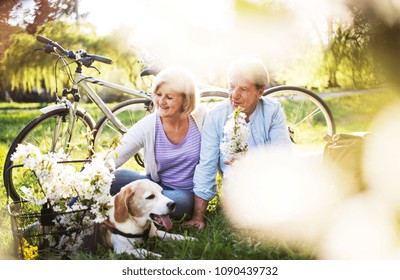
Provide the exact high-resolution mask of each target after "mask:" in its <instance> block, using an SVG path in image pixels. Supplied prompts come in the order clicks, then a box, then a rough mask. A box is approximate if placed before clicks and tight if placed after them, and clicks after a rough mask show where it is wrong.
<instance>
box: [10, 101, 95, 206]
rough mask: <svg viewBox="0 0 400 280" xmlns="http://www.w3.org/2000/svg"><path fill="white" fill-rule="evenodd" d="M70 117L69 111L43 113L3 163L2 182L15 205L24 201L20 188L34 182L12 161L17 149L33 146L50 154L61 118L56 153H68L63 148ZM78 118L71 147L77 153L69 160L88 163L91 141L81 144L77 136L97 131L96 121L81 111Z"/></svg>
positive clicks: (79, 137) (18, 140) (78, 112)
mask: <svg viewBox="0 0 400 280" xmlns="http://www.w3.org/2000/svg"><path fill="white" fill-rule="evenodd" d="M68 117H69V109H66V108H65V109H64V108H62V109H57V110H54V111H50V112H47V113H43V114H41V115H39V116H38V117H36V118H35V119H33V120H32V121H31V122H30V123H29V124H27V125H26V126H25V127H24V128H23V129H22V130H21V132H20V133H19V134H18V135H17V137H16V138H15V140H14V141H13V143H12V144H11V147H10V149H9V150H8V153H7V156H6V160H5V163H4V169H3V170H4V173H3V179H4V186H5V188H6V191H7V196H8V197H10V198H11V199H12V200H13V201H22V200H23V199H22V196H21V195H20V194H21V191H20V187H21V186H22V185H23V184H25V185H26V184H27V182H31V181H29V180H32V178H28V176H29V175H27V174H25V173H27V169H25V168H23V167H22V166H18V165H19V163H18V162H13V161H12V160H11V156H12V154H13V153H14V152H15V151H16V148H17V146H18V145H19V144H21V143H24V144H27V143H31V144H34V145H35V146H37V147H39V148H40V150H41V152H42V153H47V152H49V151H50V150H51V148H50V147H49V146H51V144H50V143H49V140H48V139H47V137H49V136H51V134H53V131H54V128H52V127H53V125H55V122H56V120H57V119H58V118H61V120H62V123H61V133H60V135H61V136H60V137H59V138H58V139H57V144H56V147H55V150H54V151H55V152H57V151H59V149H61V148H63V149H65V147H64V145H62V141H63V139H62V138H63V136H65V135H66V133H65V132H63V131H65V129H66V127H67V124H68V122H69V120H68ZM76 117H77V118H76V121H77V123H76V124H75V126H74V132H75V133H74V134H73V138H72V141H71V143H72V147H73V148H76V149H72V150H71V153H70V156H71V159H84V158H85V159H86V158H87V157H88V156H89V155H90V148H89V147H90V146H91V145H92V140H91V138H90V137H86V139H83V138H82V139H83V141H81V134H80V133H79V134H78V132H83V133H91V131H93V127H94V121H93V119H92V118H91V116H89V115H87V114H85V113H83V112H81V111H77V112H76ZM86 147H87V149H88V152H87V153H86V154H82V149H83V148H86ZM31 174H32V173H31ZM31 177H32V176H31Z"/></svg>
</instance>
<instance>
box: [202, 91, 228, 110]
mask: <svg viewBox="0 0 400 280" xmlns="http://www.w3.org/2000/svg"><path fill="white" fill-rule="evenodd" d="M228 97H229V93H228V90H225V89H219V88H204V89H202V91H201V92H200V99H201V103H202V104H204V105H206V106H207V108H208V109H209V110H211V109H213V108H214V107H215V106H216V105H217V104H218V103H219V102H220V101H222V100H224V99H226V98H228Z"/></svg>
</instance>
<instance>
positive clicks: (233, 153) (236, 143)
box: [220, 107, 250, 162]
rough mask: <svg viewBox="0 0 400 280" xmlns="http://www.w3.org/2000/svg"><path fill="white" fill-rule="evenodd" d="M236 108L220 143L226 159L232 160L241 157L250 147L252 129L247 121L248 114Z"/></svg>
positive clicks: (225, 127) (227, 160)
mask: <svg viewBox="0 0 400 280" xmlns="http://www.w3.org/2000/svg"><path fill="white" fill-rule="evenodd" d="M241 110H242V109H241V108H240V107H238V108H236V109H235V110H234V111H233V113H232V114H231V115H230V116H229V119H228V121H227V122H226V124H225V126H224V136H223V139H222V143H221V145H220V150H221V153H222V155H223V157H224V161H226V162H232V161H234V160H236V159H238V158H240V157H241V156H242V155H243V154H244V153H245V152H246V151H247V149H248V144H247V141H248V138H249V134H250V130H249V127H248V124H247V123H246V120H245V119H246V114H244V113H242V112H241Z"/></svg>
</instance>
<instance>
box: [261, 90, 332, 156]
mask: <svg viewBox="0 0 400 280" xmlns="http://www.w3.org/2000/svg"><path fill="white" fill-rule="evenodd" d="M264 96H267V97H270V98H273V99H275V100H277V101H279V102H280V103H281V105H282V108H283V111H284V112H285V115H286V121H287V124H288V129H289V133H290V137H291V139H292V141H293V142H294V143H295V144H297V146H301V147H303V148H306V149H307V150H312V151H317V150H320V149H321V148H322V149H323V147H324V145H325V142H324V136H325V135H326V134H329V135H333V134H334V133H335V132H336V127H335V122H334V119H333V116H332V112H331V110H330V109H329V107H328V106H327V105H326V103H325V102H324V101H323V100H322V99H321V98H320V97H319V96H318V95H316V94H315V93H313V92H311V91H309V90H307V89H304V88H301V87H296V86H277V87H273V88H270V89H268V90H266V91H265V92H264Z"/></svg>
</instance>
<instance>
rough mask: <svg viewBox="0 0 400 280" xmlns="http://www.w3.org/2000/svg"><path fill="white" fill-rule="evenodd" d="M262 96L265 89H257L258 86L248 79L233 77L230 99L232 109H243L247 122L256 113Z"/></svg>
mask: <svg viewBox="0 0 400 280" xmlns="http://www.w3.org/2000/svg"><path fill="white" fill-rule="evenodd" d="M262 94H263V89H257V87H256V85H255V84H254V83H253V82H252V81H250V80H248V79H246V78H242V77H235V76H232V77H230V79H229V99H230V102H231V105H232V108H233V109H235V108H237V107H239V106H240V107H241V108H243V113H245V114H246V116H247V120H248V118H249V117H250V115H251V114H252V113H253V112H254V110H255V108H256V105H257V101H258V100H259V99H260V98H261V96H262Z"/></svg>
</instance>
